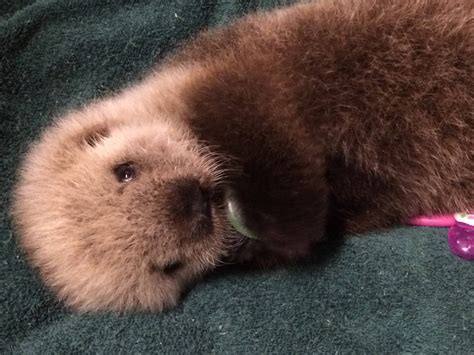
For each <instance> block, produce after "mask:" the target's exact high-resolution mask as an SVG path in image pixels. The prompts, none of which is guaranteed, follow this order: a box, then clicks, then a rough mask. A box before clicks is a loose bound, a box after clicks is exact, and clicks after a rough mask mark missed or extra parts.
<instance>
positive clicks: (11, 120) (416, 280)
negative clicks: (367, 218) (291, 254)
mask: <svg viewBox="0 0 474 355" xmlns="http://www.w3.org/2000/svg"><path fill="white" fill-rule="evenodd" d="M275 5H277V3H276V1H266V2H265V1H256V0H255V1H253V2H252V1H251V2H249V3H248V2H247V1H225V0H221V1H199V2H198V1H188V2H186V1H174V2H168V1H163V0H159V1H158V0H156V1H152V0H136V1H132V0H129V1H124V0H99V1H97V0H94V1H92V0H64V1H59V0H39V1H32V0H22V1H18V0H9V1H2V2H1V4H0V16H1V17H0V21H1V22H0V41H1V42H0V51H1V64H0V83H1V86H0V90H1V92H0V110H1V132H0V134H1V146H0V148H1V156H2V161H1V172H2V173H1V179H2V180H1V204H2V215H1V217H2V224H1V231H0V232H1V248H0V253H1V254H0V259H1V261H0V350H3V351H6V352H13V353H28V354H30V353H40V354H43V353H72V352H80V353H83V352H86V353H91V352H94V353H95V352H98V353H115V352H118V351H120V352H133V353H139V352H151V351H155V352H163V353H177V352H180V353H290V352H291V353H314V352H318V353H349V352H350V353H353V352H355V353H399V352H404V353H453V354H454V353H455V354H467V353H472V351H474V320H473V319H474V264H472V263H468V262H465V261H462V260H460V259H458V258H456V257H454V256H453V255H451V253H450V252H449V249H448V246H447V243H446V230H445V229H429V228H400V229H393V230H389V231H386V232H380V233H374V234H371V235H367V236H361V237H355V238H353V239H350V240H348V241H347V242H346V243H345V245H343V246H342V248H340V249H339V250H338V251H337V252H336V253H335V254H334V255H332V256H330V257H328V258H325V260H324V262H317V261H316V260H314V261H313V262H310V263H309V264H308V265H304V266H299V267H293V268H287V269H283V270H279V271H273V272H268V273H263V272H253V273H249V272H242V271H238V270H235V269H225V270H221V271H220V272H217V273H215V274H213V275H210V276H209V277H207V278H206V279H205V280H204V281H202V282H200V283H199V284H198V285H197V286H196V287H195V288H194V289H192V290H191V291H190V292H189V294H188V295H187V297H186V298H185V299H184V301H183V303H182V304H181V305H180V306H179V307H178V308H176V309H174V310H172V311H170V312H167V313H165V314H138V315H137V314H134V315H122V316H118V315H88V316H80V315H76V314H70V313H67V312H65V311H64V310H63V309H62V308H61V306H60V305H58V304H57V303H56V302H55V301H54V298H53V297H52V296H51V295H50V294H49V293H48V291H45V290H44V289H43V288H42V286H41V284H40V283H39V281H38V280H37V278H36V277H35V276H34V274H33V273H32V271H31V270H30V269H29V267H28V266H27V264H26V263H25V261H24V257H23V256H22V255H21V254H20V252H19V251H18V249H17V247H16V246H15V241H14V236H13V234H12V232H11V225H10V224H9V220H8V214H7V205H8V203H9V199H8V194H9V191H10V190H11V188H12V185H13V181H14V172H15V170H16V168H17V166H18V160H19V157H20V155H21V153H23V152H24V151H25V148H26V146H27V145H28V143H30V142H31V141H32V140H33V139H34V138H35V137H37V135H38V134H39V132H40V129H41V128H42V127H44V126H45V125H46V124H47V123H48V122H50V121H51V119H52V117H53V116H54V115H57V114H59V113H60V112H63V111H64V110H66V109H67V108H68V107H74V106H77V105H79V104H81V103H84V102H86V101H87V100H88V99H91V98H93V97H96V96H102V95H104V94H106V93H108V92H110V91H113V90H116V89H118V88H120V87H122V86H124V85H125V84H126V83H128V82H129V81H131V80H133V79H134V78H137V77H139V76H140V75H143V74H144V73H145V72H146V70H147V69H149V68H150V67H151V66H152V63H153V62H155V61H157V60H159V59H160V58H161V57H162V56H163V55H164V54H165V53H166V52H168V51H169V50H170V49H172V48H173V47H174V46H175V45H176V43H177V42H178V41H179V40H181V39H183V38H187V37H189V36H190V35H191V34H192V33H194V32H196V31H198V30H200V29H202V28H204V27H206V26H215V25H219V24H221V23H225V22H227V21H228V20H229V19H230V18H232V17H235V16H239V15H242V14H243V13H245V12H248V11H251V10H254V9H257V8H270V7H273V6H275ZM262 70H264V68H263V69H262ZM38 208H41V206H38ZM327 252H328V253H329V251H327ZM315 259H316V258H315Z"/></svg>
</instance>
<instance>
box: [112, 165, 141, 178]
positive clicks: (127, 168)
mask: <svg viewBox="0 0 474 355" xmlns="http://www.w3.org/2000/svg"><path fill="white" fill-rule="evenodd" d="M114 174H115V177H116V178H117V180H118V181H119V182H129V181H131V180H133V178H135V175H136V171H135V166H134V165H133V163H132V162H128V163H123V164H120V165H117V166H116V167H115V168H114Z"/></svg>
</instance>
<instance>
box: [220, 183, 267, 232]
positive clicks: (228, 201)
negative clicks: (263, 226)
mask: <svg viewBox="0 0 474 355" xmlns="http://www.w3.org/2000/svg"><path fill="white" fill-rule="evenodd" d="M225 208H226V215H227V220H228V221H229V223H230V225H231V226H232V228H234V229H235V231H236V232H238V233H240V234H241V235H242V236H244V237H246V238H249V239H254V240H258V239H259V238H258V237H257V235H256V233H255V232H254V231H252V230H251V229H250V228H249V227H248V224H247V222H246V220H245V216H244V214H243V210H242V207H241V206H240V203H239V202H238V199H237V198H236V197H235V194H234V193H232V191H227V192H226V197H225Z"/></svg>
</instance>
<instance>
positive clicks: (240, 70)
mask: <svg viewBox="0 0 474 355" xmlns="http://www.w3.org/2000/svg"><path fill="white" fill-rule="evenodd" d="M473 16H474V4H473V2H472V1H470V0H464V1H463V0H451V1H449V0H444V1H435V0H432V1H429V0H417V1H395V0H392V1H391V0H379V1H372V0H366V1H363V0H334V1H333V0H327V1H321V3H318V4H303V5H297V6H293V7H291V8H288V9H282V10H277V11H274V12H271V13H269V14H257V15H252V16H248V17H246V18H244V19H241V20H239V21H237V22H235V23H234V24H232V25H230V26H227V27H225V28H222V29H217V30H212V31H208V32H206V33H203V34H201V35H200V36H198V37H197V38H196V39H194V40H193V41H191V42H190V43H187V44H186V45H184V46H183V48H182V49H180V50H179V51H177V53H175V54H174V55H173V56H171V57H170V58H168V59H167V60H166V61H165V63H163V64H162V65H161V66H160V67H159V68H158V69H157V70H156V71H155V72H154V73H152V74H151V75H150V76H149V77H148V78H146V79H145V80H144V81H143V82H141V83H139V84H137V85H135V86H132V87H130V88H128V89H126V90H124V91H123V92H122V93H121V94H119V95H117V96H115V97H111V98H107V99H104V100H102V101H100V102H98V103H93V104H91V105H89V106H87V107H85V108H84V109H82V110H79V111H77V112H73V113H70V114H68V115H67V116H66V117H64V118H63V119H61V120H60V121H58V123H57V124H56V125H55V126H53V127H51V128H50V129H49V130H48V131H46V132H45V134H44V135H43V137H42V138H41V140H40V141H39V143H37V144H36V145H34V146H33V148H32V149H31V151H30V153H29V155H28V156H27V157H26V160H25V162H24V165H23V168H22V170H21V176H20V180H19V183H18V187H17V190H16V193H15V204H14V216H15V218H16V222H17V225H18V226H19V230H20V235H21V238H20V241H21V244H22V246H23V247H24V248H25V250H26V251H27V252H28V255H29V256H30V258H31V260H32V263H33V264H34V265H35V266H36V267H38V268H39V270H40V272H41V274H42V276H43V278H44V280H45V282H46V284H48V285H49V286H50V287H52V288H53V289H54V290H55V291H56V292H57V294H58V296H59V298H61V299H62V300H64V301H65V303H66V304H67V305H70V306H72V307H73V308H75V309H78V310H82V311H89V310H100V309H112V310H130V309H141V310H162V309H164V308H167V307H170V306H172V305H174V304H176V302H177V301H178V299H179V296H180V294H181V293H182V291H183V289H184V288H185V287H186V286H187V285H189V283H190V282H192V281H193V280H195V279H197V278H198V277H199V276H200V275H202V274H203V273H204V272H206V271H207V270H209V269H211V268H213V267H215V266H216V265H217V264H218V263H219V262H221V261H222V260H225V259H227V260H228V259H229V258H231V259H232V258H236V259H237V260H240V261H242V262H251V263H257V264H264V265H265V264H271V263H275V262H283V261H288V260H295V259H298V258H301V257H304V256H305V255H307V254H308V252H309V251H310V250H311V246H312V245H313V244H314V243H315V242H318V241H320V240H321V239H323V238H324V236H325V229H326V227H327V224H328V222H330V221H332V220H333V219H336V218H337V219H338V220H342V221H343V222H344V225H345V227H346V231H347V232H348V233H354V232H363V231H367V230H372V229H376V228H383V227H389V226H392V225H394V224H399V223H403V222H405V221H406V220H407V218H409V217H410V216H412V215H416V214H421V213H423V214H428V213H439V212H454V211H461V210H467V209H472V208H474V206H473V201H474V193H473V191H474V151H473V149H472V147H471V142H472V140H473V139H474V87H473V79H474V77H473V73H474V17H473ZM129 161H131V162H133V163H134V165H135V166H136V167H137V175H136V176H135V178H134V179H133V180H132V181H130V182H127V183H123V182H118V181H117V180H116V179H115V178H114V174H113V171H114V167H116V166H117V164H120V163H124V162H129ZM196 181H197V182H198V183H199V185H200V186H201V187H202V188H203V189H205V190H206V191H208V192H209V193H210V195H211V197H210V198H211V203H212V218H211V220H207V221H205V222H203V221H201V219H198V220H197V219H196V218H195V216H194V214H193V213H191V214H190V213H189V211H188V210H189V208H191V207H192V206H194V204H193V203H194V202H195V201H194V202H193V199H194V197H191V198H190V197H189V196H194V192H193V191H194V190H193V186H195V184H194V185H193V182H196ZM225 189H231V190H232V191H234V193H235V195H236V196H237V197H238V200H239V201H240V205H241V207H242V208H243V211H244V214H245V217H246V220H247V223H248V226H249V228H251V229H252V230H253V231H255V232H256V233H257V234H258V235H259V236H260V238H261V240H260V241H244V240H243V239H242V237H241V236H239V235H238V234H237V233H235V232H233V231H232V228H231V227H230V225H229V223H228V221H227V220H226V217H225V212H224V209H223V206H222V202H224V201H223V191H224V190H225ZM189 191H191V192H189Z"/></svg>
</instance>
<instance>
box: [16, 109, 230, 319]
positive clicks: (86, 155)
mask: <svg viewBox="0 0 474 355" xmlns="http://www.w3.org/2000/svg"><path fill="white" fill-rule="evenodd" d="M220 174H221V172H220V171H219V168H218V164H217V162H216V161H215V160H214V159H213V158H212V157H210V156H209V154H206V152H204V151H202V150H201V148H199V145H198V143H197V142H196V141H195V140H193V138H192V137H190V136H189V135H188V134H187V133H186V132H185V131H184V130H183V129H181V128H179V127H177V126H176V124H170V123H168V122H166V121H165V120H157V119H130V118H128V117H127V118H124V119H123V120H121V119H116V118H112V119H110V118H107V117H105V116H102V115H100V114H99V113H97V112H92V113H91V112H89V113H87V112H86V113H80V114H75V115H74V114H73V115H71V116H70V117H68V118H66V119H64V120H62V121H61V122H59V124H58V125H57V126H55V127H53V128H51V129H50V130H49V131H47V132H46V134H45V135H44V136H43V138H42V140H41V141H40V142H39V143H38V144H37V145H36V146H34V147H33V149H32V150H31V152H30V154H29V155H28V156H27V159H26V161H25V163H24V166H23V170H22V172H21V177H20V181H19V184H18V187H17V191H16V195H15V206H14V216H15V218H16V222H17V225H18V226H19V229H20V233H21V244H22V246H23V247H24V248H25V250H26V251H27V253H28V254H29V257H30V258H31V260H32V262H33V264H34V265H35V266H36V267H37V268H38V269H39V271H40V273H41V275H42V276H43V278H44V280H45V282H46V283H47V284H48V285H49V286H50V287H51V288H52V289H53V290H55V292H56V293H57V294H58V296H59V297H60V298H61V299H62V300H63V301H64V302H65V303H66V304H67V305H69V306H72V307H73V308H75V309H78V310H83V311H91V310H99V309H100V310H104V309H111V310H128V309H139V310H162V309H164V308H167V307H170V306H173V305H175V304H176V302H177V301H178V299H179V297H180V295H181V293H182V292H183V289H184V288H186V287H187V286H188V284H189V283H190V282H192V281H193V280H195V279H196V278H197V277H198V276H200V275H201V274H202V273H203V272H205V271H206V270H208V269H210V268H212V267H213V266H215V265H216V264H217V263H218V262H219V261H220V259H221V258H222V257H225V255H226V250H228V246H229V245H228V243H229V236H231V235H232V232H231V231H230V229H229V227H228V226H227V224H228V223H226V218H225V212H224V208H223V206H222V204H223V201H222V197H221V195H222V193H221V192H220V186H219V185H220V181H219V176H220Z"/></svg>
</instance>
